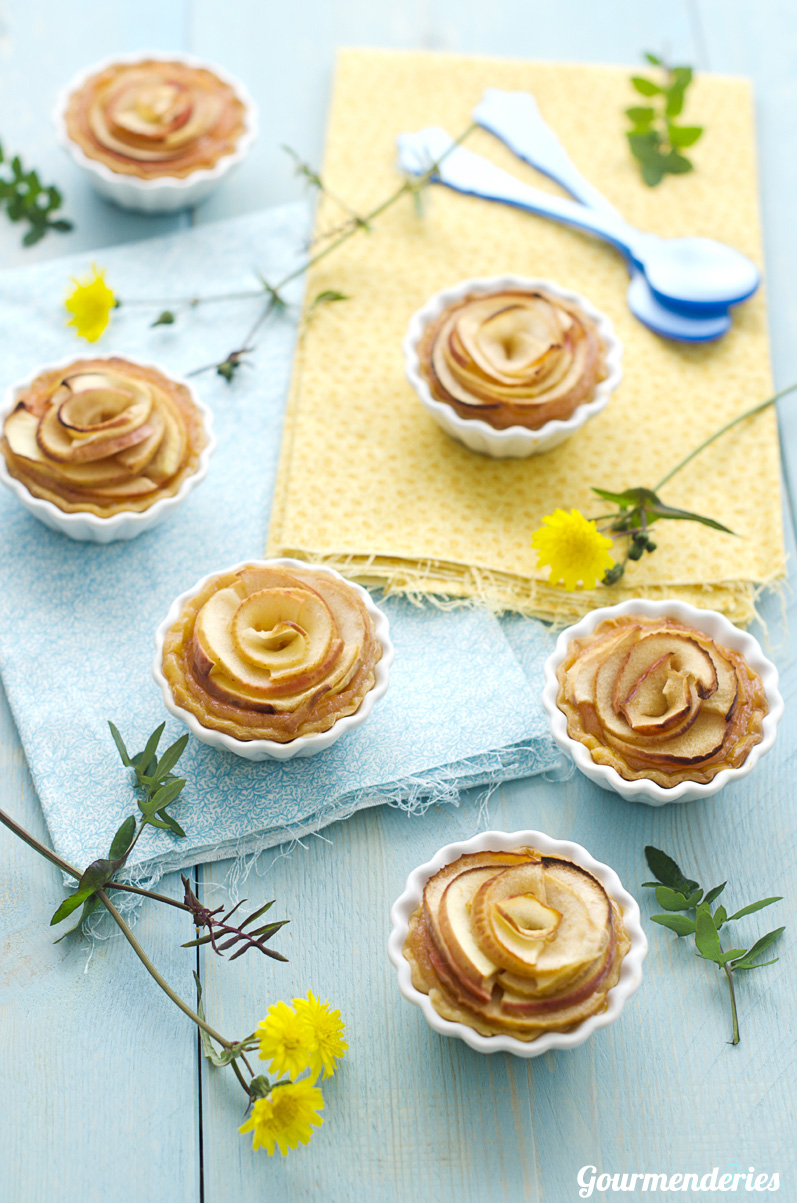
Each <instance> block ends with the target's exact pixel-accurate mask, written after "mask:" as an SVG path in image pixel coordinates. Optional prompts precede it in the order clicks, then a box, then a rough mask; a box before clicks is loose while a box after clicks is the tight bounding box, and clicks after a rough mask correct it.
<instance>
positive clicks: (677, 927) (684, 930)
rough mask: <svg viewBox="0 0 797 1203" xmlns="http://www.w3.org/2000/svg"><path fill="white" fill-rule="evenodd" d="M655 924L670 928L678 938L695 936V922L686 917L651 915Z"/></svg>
mask: <svg viewBox="0 0 797 1203" xmlns="http://www.w3.org/2000/svg"><path fill="white" fill-rule="evenodd" d="M650 918H651V920H652V922H653V923H660V924H661V926H662V927H668V928H669V929H670V931H674V932H675V934H676V936H693V935H694V934H695V927H696V924H695V921H694V919H688V918H687V917H686V915H651V916H650Z"/></svg>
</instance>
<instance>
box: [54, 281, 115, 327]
mask: <svg viewBox="0 0 797 1203" xmlns="http://www.w3.org/2000/svg"><path fill="white" fill-rule="evenodd" d="M91 270H92V271H93V272H94V275H93V276H84V278H83V279H82V280H76V279H75V278H74V277H73V278H72V282H73V284H74V285H75V287H74V288H73V289H72V291H71V292H70V293H69V294H68V295H67V298H66V301H65V302H64V303H65V305H66V308H67V311H68V312H69V313H71V314H72V317H71V319H70V320H69V321H68V322H67V326H74V327H75V330H76V331H77V334H78V337H79V338H85V339H86V341H87V342H90V343H95V342H96V341H97V339H98V338H99V337H100V335H101V334H102V332H103V330H104V329H105V328H106V326H107V325H108V322H109V320H110V315H111V310H112V309H113V307H114V305H115V304H116V297H115V296H114V295H113V293H112V292H111V290H110V288H109V287H108V285H107V284H106V283H105V270H104V269H102V270H101V269H99V268H98V267H97V265H96V264H93V265H92V269H91Z"/></svg>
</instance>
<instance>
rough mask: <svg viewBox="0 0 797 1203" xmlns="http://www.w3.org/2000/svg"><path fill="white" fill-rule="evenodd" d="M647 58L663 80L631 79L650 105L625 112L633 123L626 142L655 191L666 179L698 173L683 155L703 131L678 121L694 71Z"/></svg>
mask: <svg viewBox="0 0 797 1203" xmlns="http://www.w3.org/2000/svg"><path fill="white" fill-rule="evenodd" d="M645 58H646V59H647V61H648V62H649V63H650V64H651V66H653V67H658V68H660V72H661V76H660V79H659V80H658V81H657V80H654V79H648V78H647V76H644V75H632V76H631V86H632V87H633V88H634V89H635V90H636V91H637V92H638V93H639V94H640V96H644V97H645V99H646V100H648V101H649V102H650V103H649V104H645V105H639V104H637V105H632V106H631V108H628V109H626V110H625V112H626V116H627V117H628V118H629V119H630V121H631V128H630V130H628V131H627V133H626V138H627V139H628V145H629V147H630V149H631V154H632V155H633V156H634V158H635V159H636V160H637V162H638V163H639V166H640V170H641V173H642V179H643V180H644V181H645V183H646V184H647V185H648V186H649V187H650V188H655V187H656V185H657V184H660V183H661V181H662V180H663V179H664V177H665V175H684V174H685V173H686V172H688V171H693V170H694V164H693V163H692V161H691V159H689V158H687V156H686V155H685V154H683V153H682V152H683V151H684V150H685V149H686V148H687V147H689V146H694V144H695V143H696V142H697V140H698V138H700V137H701V135H702V133H703V127H702V126H700V125H679V124H678V123H677V122H676V120H675V119H676V118H677V117H680V115H681V112H682V111H683V107H684V102H685V99H686V91H687V88H688V87H689V85H690V83H691V82H692V77H693V71H692V68H691V67H670V66H668V65H667V63H665V62H664V61H663V60H662V59H660V58H659V57H658V56H657V55H655V54H650V53H649V52H648V53H646V54H645Z"/></svg>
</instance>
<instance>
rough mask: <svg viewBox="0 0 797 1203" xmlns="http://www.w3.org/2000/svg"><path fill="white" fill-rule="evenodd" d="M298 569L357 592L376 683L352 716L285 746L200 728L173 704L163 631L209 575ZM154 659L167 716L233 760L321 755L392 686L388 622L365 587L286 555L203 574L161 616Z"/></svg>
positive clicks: (358, 722) (360, 721) (154, 672)
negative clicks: (371, 641) (372, 647)
mask: <svg viewBox="0 0 797 1203" xmlns="http://www.w3.org/2000/svg"><path fill="white" fill-rule="evenodd" d="M247 567H252V568H264V567H273V568H301V569H302V570H303V571H308V570H310V571H312V572H318V573H320V574H323V575H324V576H333V577H335V579H336V580H338V581H344V582H345V583H346V584H347V585H348V586H349V588H350V589H353V590H354V592H355V593H357V594H358V596H359V597H360V599H361V600H362V602H363V603H364V605H365V608H366V610H367V611H368V613H369V614H370V616H371V618H372V620H373V624H374V633H375V634H376V638H377V639H378V640H379V642H380V644H381V645H382V657H381V659H380V660H379V662H378V663H377V664H376V666H375V668H374V677H375V680H374V684H373V686H372V687H371V689H370V690H369V691H368V693H367V694H366V695H365V697H364V698H363V700H362V701H361V702H360V705H359V707H358V708H357V710H355V712H354V714H346V715H344V716H343V718H339V719H337V720H336V721H335V722H334V723H333V724H332V726H331V727H330V728H329V730H328V731H318V732H314V733H313V734H311V735H299V736H297V737H296V739H292V740H290V741H289V742H288V743H279V741H278V740H275V739H249V740H245V739H235V737H234V736H232V735H227V733H226V732H224V731H214V730H213V729H212V728H210V727H203V726H202V724H201V723H200V721H199V719H198V718H197V717H196V715H194V714H191V712H190V711H189V710H184V709H183V707H182V706H178V705H177V703H176V702H175V700H174V695H173V694H172V691H171V688H170V686H169V682H168V681H167V680H166V677H165V676H164V675H163V642H164V640H165V638H166V633H167V631H168V630H169V628H170V627H171V626H172V625H173V624H174V623H175V622H176V621H177V619H178V618H179V616H180V613H181V612H182V609H183V607H184V605H185V604H186V602H188V601H190V599H191V598H192V597H196V595H197V593H199V591H200V590H201V589H204V587H205V585H206V584H207V583H208V581H210V580H212V579H213V577H216V576H220V575H221V574H222V573H229V572H238V571H239V570H240V569H242V568H247ZM155 649H156V650H155V659H154V660H153V661H152V675H153V676H154V678H155V680H156V682H157V684H158V685H159V686H160V689H161V693H162V694H163V704H164V706H165V707H166V709H167V710H168V711H169V713H170V714H173V715H174V717H175V718H179V720H180V722H181V723H185V725H186V726H187V727H188V729H189V730H190V731H191V732H193V734H194V735H195V736H196V737H197V739H200V740H201V741H202V743H205V744H210V746H211V747H212V748H221V749H223V750H224V751H227V752H234V753H235V755H236V756H242V757H243V758H244V760H293V759H294V757H300V756H315V755H316V753H318V752H324V751H326V749H327V748H330V747H332V744H334V743H336V742H337V741H338V740H339V739H340V737H341V736H342V735H346V734H347V732H349V731H354V730H355V728H357V727H361V726H362V725H363V723H364V722H365V721H366V719H367V718H368V716H369V715H370V713H371V711H372V710H373V708H374V704H375V703H376V702H378V701H379V699H380V698H381V697H384V695H385V694H386V693H387V687H388V684H389V682H390V666H391V664H392V663H393V657H394V654H395V653H394V650H393V644H392V642H391V640H390V623H389V622H388V620H387V615H385V614H384V613H383V612H382V610H380V609H379V607H378V606H377V605H376V604H375V602H374V601H373V599H372V598H371V595H370V593H368V591H367V590H366V589H363V587H362V585H357V584H355V583H354V581H349V580H347V579H346V577H344V576H341V574H340V573H339V572H336V571H335V569H334V568H327V567H326V566H322V565H320V564H308V563H307V561H306V560H292V559H290V558H288V557H283V558H281V559H273V560H242V561H241V562H240V563H239V564H232V565H231V566H230V567H229V568H222V569H219V570H218V571H216V572H209V573H208V574H207V576H203V577H202V579H201V580H200V581H197V583H196V584H195V585H194V586H193V587H192V588H191V589H188V590H186V592H185V593H181V594H180V596H179V597H176V598H175V599H174V601H173V602H172V605H171V608H170V610H169V613H168V614H167V615H166V617H165V618H164V620H163V622H162V623H161V624H160V626H159V627H158V629H157V631H156V632H155Z"/></svg>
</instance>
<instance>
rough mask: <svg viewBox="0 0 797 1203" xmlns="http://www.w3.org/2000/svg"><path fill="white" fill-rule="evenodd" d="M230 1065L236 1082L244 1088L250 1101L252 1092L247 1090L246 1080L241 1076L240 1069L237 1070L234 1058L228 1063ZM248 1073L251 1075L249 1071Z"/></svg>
mask: <svg viewBox="0 0 797 1203" xmlns="http://www.w3.org/2000/svg"><path fill="white" fill-rule="evenodd" d="M230 1065H231V1066H232V1072H233V1073H234V1074H235V1076H236V1078H237V1079H238V1081H239V1082H240V1083H241V1085H242V1086H243V1088H244V1090H245V1091H246V1093H247V1095H248V1096H249V1098H250V1099H251V1097H252V1092H251V1090H250V1089H249V1087H248V1086H247V1084H246V1079H245V1078H244V1076H243V1074H242V1073H241V1071H240V1069H239V1068H238V1065H237V1063H236V1061H235V1059H234V1058H233V1060H232V1061H230ZM250 1073H251V1070H250ZM252 1076H253V1077H254V1075H252Z"/></svg>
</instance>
